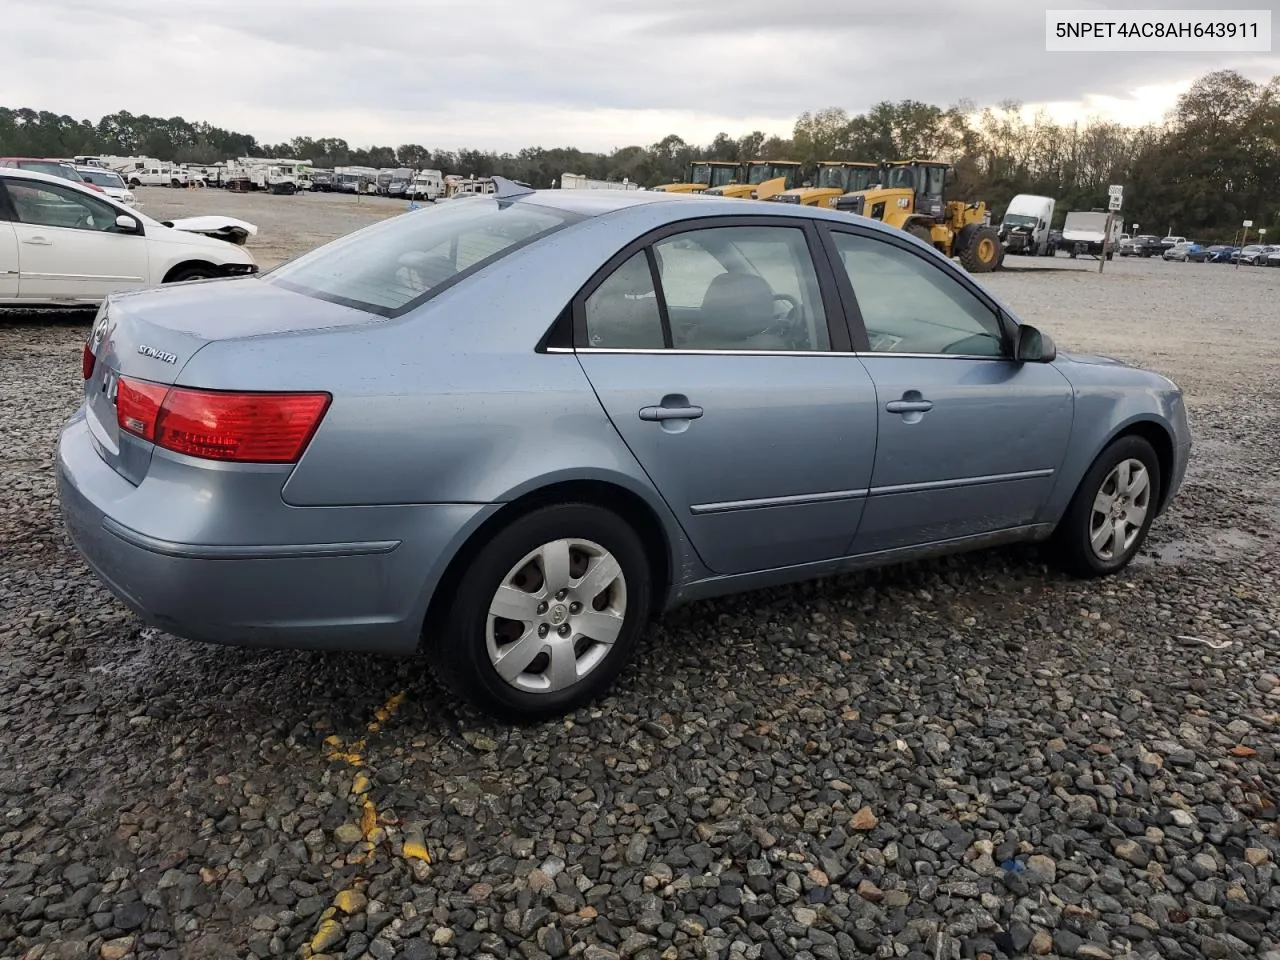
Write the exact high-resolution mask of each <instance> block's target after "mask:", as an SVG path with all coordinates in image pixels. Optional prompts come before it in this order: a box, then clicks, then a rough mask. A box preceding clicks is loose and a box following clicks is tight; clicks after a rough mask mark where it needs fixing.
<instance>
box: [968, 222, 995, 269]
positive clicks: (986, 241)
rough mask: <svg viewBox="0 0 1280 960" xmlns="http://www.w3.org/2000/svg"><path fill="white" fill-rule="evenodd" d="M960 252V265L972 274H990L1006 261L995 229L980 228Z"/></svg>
mask: <svg viewBox="0 0 1280 960" xmlns="http://www.w3.org/2000/svg"><path fill="white" fill-rule="evenodd" d="M968 241H969V242H968V243H966V244H965V245H964V247H963V249H961V251H960V263H961V265H962V266H963V267H964V268H965V269H966V270H968V271H969V272H970V273H990V272H991V271H992V270H995V269H996V268H997V267H999V266H1000V264H1001V262H1002V261H1003V260H1004V248H1003V247H1002V246H1001V244H1000V235H999V234H998V233H996V231H995V228H994V227H988V226H979V227H977V228H976V229H975V230H974V231H973V232H972V233H971V234H970V235H969V237H968Z"/></svg>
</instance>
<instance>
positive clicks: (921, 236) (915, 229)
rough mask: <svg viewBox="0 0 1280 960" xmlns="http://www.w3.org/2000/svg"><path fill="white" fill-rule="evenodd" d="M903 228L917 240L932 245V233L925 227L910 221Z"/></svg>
mask: <svg viewBox="0 0 1280 960" xmlns="http://www.w3.org/2000/svg"><path fill="white" fill-rule="evenodd" d="M904 229H905V230H906V231H907V233H909V234H911V235H912V236H913V237H915V238H916V239H917V240H919V241H921V242H922V243H927V244H928V245H929V246H931V247H932V246H933V234H931V233H930V232H929V231H928V230H927V229H926V228H925V227H922V226H921V225H920V224H918V223H911V224H908V225H907V226H906V227H905V228H904Z"/></svg>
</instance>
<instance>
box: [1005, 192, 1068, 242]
mask: <svg viewBox="0 0 1280 960" xmlns="http://www.w3.org/2000/svg"><path fill="white" fill-rule="evenodd" d="M1053 206H1054V201H1053V198H1052V197H1040V196H1036V195H1035V194H1030V193H1020V194H1018V195H1017V196H1016V197H1014V198H1013V199H1012V200H1010V201H1009V206H1008V208H1007V209H1006V210H1005V212H1004V217H1003V219H1001V221H1000V229H999V231H998V232H999V234H1000V242H1001V243H1002V244H1004V248H1005V252H1006V253H1022V254H1027V255H1029V256H1033V257H1044V256H1053V254H1054V253H1055V252H1056V247H1055V246H1054V245H1053V244H1052V243H1050V241H1049V230H1050V228H1051V227H1052V225H1053Z"/></svg>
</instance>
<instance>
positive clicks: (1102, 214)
mask: <svg viewBox="0 0 1280 960" xmlns="http://www.w3.org/2000/svg"><path fill="white" fill-rule="evenodd" d="M1107 216H1108V214H1107V211H1105V210H1075V211H1072V212H1071V213H1068V214H1067V219H1066V222H1065V223H1063V225H1062V244H1061V245H1062V246H1063V247H1065V248H1066V249H1067V252H1068V253H1070V254H1071V256H1072V257H1078V256H1080V255H1081V254H1088V255H1089V256H1092V257H1100V256H1102V246H1103V240H1104V239H1105V240H1106V243H1107V259H1108V260H1110V259H1111V258H1112V257H1113V256H1114V255H1115V252H1116V247H1117V246H1118V245H1119V243H1120V233H1121V231H1122V230H1123V229H1124V224H1122V223H1121V222H1120V217H1117V216H1113V217H1111V236H1110V238H1107Z"/></svg>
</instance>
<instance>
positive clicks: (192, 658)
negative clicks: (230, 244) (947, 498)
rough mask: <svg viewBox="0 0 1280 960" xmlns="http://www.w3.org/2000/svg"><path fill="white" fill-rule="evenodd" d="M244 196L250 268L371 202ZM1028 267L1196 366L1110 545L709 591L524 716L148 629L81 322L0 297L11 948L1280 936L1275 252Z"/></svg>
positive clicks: (771, 954) (1241, 948)
mask: <svg viewBox="0 0 1280 960" xmlns="http://www.w3.org/2000/svg"><path fill="white" fill-rule="evenodd" d="M150 193H156V194H163V193H164V191H151V192H150ZM195 196H201V197H202V200H204V201H206V202H207V201H209V200H210V198H213V199H217V200H219V201H221V200H222V199H224V195H221V194H219V193H216V192H210V193H209V194H205V195H199V194H180V195H177V196H176V197H174V198H172V199H171V198H167V197H166V198H161V199H155V198H153V197H152V196H150V195H148V196H146V197H145V202H146V203H147V207H145V208H144V209H146V210H147V212H149V213H152V214H153V215H157V214H160V213H162V212H163V213H172V212H175V211H161V210H160V209H159V208H160V207H161V206H162V201H163V203H169V202H177V201H179V200H181V201H182V202H184V203H185V202H187V199H188V197H195ZM225 199H226V200H227V201H228V202H227V203H225V204H224V203H219V204H217V205H216V206H211V207H210V208H209V209H221V210H225V212H228V213H233V214H234V215H242V216H245V217H246V218H247V219H250V220H255V222H258V223H259V224H260V225H263V226H264V232H263V235H262V236H260V237H259V238H257V241H256V243H257V244H259V245H261V248H262V249H263V250H267V251H274V253H271V254H270V255H271V256H286V255H291V254H290V250H289V249H288V248H289V244H286V243H283V242H282V241H281V240H280V236H282V235H284V234H286V233H287V231H288V230H289V229H295V227H290V226H289V223H290V222H291V220H290V218H302V219H303V220H305V221H306V222H305V223H302V224H301V225H300V226H296V229H298V230H300V231H302V232H303V233H306V234H307V235H308V236H313V237H316V238H322V237H323V236H324V235H326V234H329V233H341V232H342V231H343V230H345V229H350V227H351V226H354V225H355V221H356V220H358V219H359V218H360V217H365V216H370V217H371V214H369V213H368V212H367V211H365V210H363V209H362V210H361V211H360V213H359V215H357V214H356V212H355V211H354V210H347V209H345V208H342V209H340V210H339V211H338V213H337V214H334V217H333V222H332V223H328V224H327V225H326V223H325V222H322V221H323V220H324V216H325V213H324V211H325V210H326V209H327V208H328V206H329V205H330V204H333V201H332V200H331V199H330V198H325V197H299V198H287V197H280V198H276V197H225ZM232 200H234V201H236V204H244V205H245V206H243V207H241V206H237V205H235V204H232V203H231V202H230V201H232ZM334 206H335V207H336V204H334ZM352 206H354V204H352ZM251 207H252V209H251ZM362 207H363V204H362ZM370 209H372V208H370ZM271 210H276V211H283V213H281V214H280V217H281V221H280V223H281V224H283V226H281V225H280V224H276V223H275V221H270V220H269V217H268V215H267V214H263V213H262V211H271ZM339 214H340V215H339ZM272 216H274V214H272ZM269 223H270V224H271V228H270V229H268V228H267V227H268V224H269ZM273 234H274V236H273ZM263 259H264V261H265V260H266V259H267V257H264V258H263ZM1011 264H1012V265H1013V266H1014V267H1015V268H1017V267H1019V266H1020V265H1019V264H1017V262H1016V261H1012V260H1011ZM1029 264H1030V265H1029V266H1026V267H1021V269H1011V270H1009V271H1006V272H1003V273H1000V274H996V275H993V276H992V277H990V278H989V280H988V282H989V283H990V285H991V286H992V287H993V289H995V290H997V291H998V292H999V293H1000V294H1001V295H1003V296H1004V297H1006V298H1007V300H1008V301H1009V302H1010V303H1011V304H1012V305H1013V306H1014V307H1015V308H1016V309H1018V310H1019V311H1021V312H1023V313H1024V314H1025V316H1027V317H1028V318H1029V319H1031V320H1033V321H1035V322H1038V323H1041V324H1043V326H1044V327H1045V328H1046V329H1047V330H1049V331H1050V332H1051V333H1052V334H1053V335H1054V336H1055V338H1056V339H1057V340H1058V342H1059V344H1060V345H1061V346H1063V347H1075V348H1079V349H1089V350H1097V351H1101V352H1109V353H1113V354H1116V355H1119V356H1122V357H1125V358H1128V359H1132V360H1136V361H1140V362H1143V363H1146V364H1149V365H1151V366H1154V367H1155V368H1157V369H1159V370H1161V371H1162V372H1165V373H1167V374H1169V375H1171V376H1173V377H1174V378H1175V379H1177V380H1179V382H1180V383H1182V385H1183V386H1184V388H1185V389H1186V390H1187V392H1188V397H1189V408H1190V413H1191V418H1192V426H1193V429H1194V430H1195V434H1196V439H1197V447H1196V451H1195V454H1196V456H1195V462H1194V463H1193V465H1192V468H1191V471H1190V475H1189V477H1188V480H1187V484H1186V486H1185V487H1184V490H1183V493H1182V494H1181V496H1180V497H1179V499H1178V500H1177V501H1176V502H1175V504H1174V506H1173V508H1172V510H1171V512H1170V513H1169V514H1168V515H1167V516H1166V517H1164V518H1162V519H1161V520H1159V521H1158V522H1157V523H1156V526H1155V528H1154V530H1153V532H1152V537H1151V540H1150V546H1149V549H1148V550H1147V551H1146V553H1145V555H1144V556H1143V557H1142V558H1141V559H1140V560H1139V561H1138V562H1136V563H1135V564H1134V565H1133V566H1132V567H1131V568H1130V570H1128V571H1127V572H1125V573H1124V574H1123V575H1121V576H1119V577H1116V578H1113V579H1110V580H1106V581H1102V582H1094V583H1079V582H1075V581H1070V580H1067V579H1064V578H1062V577H1060V576H1058V575H1057V574H1054V573H1051V572H1049V571H1048V570H1046V568H1045V567H1044V566H1043V565H1042V564H1041V563H1040V561H1039V558H1038V555H1037V554H1036V552H1035V551H1034V550H1032V549H1016V550H1009V551H999V552H992V553H982V554H974V555H970V556H967V557H963V558H960V559H953V560H948V561H942V562H936V563H929V564H920V565H912V566H906V567H895V568H892V569H889V570H885V571H880V572H875V573H869V574H866V575H859V576H852V577H846V578H840V579H834V580H829V581H826V582H823V583H820V584H809V585H804V586H798V587H794V588H790V589H779V590H772V591H766V592H761V593H755V594H751V595H748V596H745V597H739V598H735V599H729V600H725V601H721V602H711V603H702V604H698V605H695V606H691V607H689V608H686V609H683V610H681V611H678V612H677V613H675V614H673V615H671V616H669V617H667V618H666V619H665V620H664V621H663V622H662V623H661V624H659V625H657V626H656V627H655V629H654V630H653V631H652V633H651V635H650V638H649V640H648V642H647V643H646V645H645V647H644V649H643V651H642V655H641V657H640V659H639V661H638V662H637V663H636V664H635V665H634V667H633V668H632V669H631V670H630V671H629V673H628V674H627V675H626V677H625V679H624V680H623V681H622V682H621V683H620V684H619V686H618V687H617V688H616V690H615V692H614V693H613V694H612V695H611V696H610V697H608V698H607V699H606V700H604V701H602V702H601V703H600V704H599V705H598V706H597V707H595V708H592V709H585V710H582V711H580V712H578V713H577V714H576V715H574V716H572V717H571V718H568V719H565V720H563V721H558V722H553V723H547V724H543V725H538V726H531V727H526V728H517V729H510V728H504V727H498V726H495V725H492V724H490V723H488V722H486V721H485V720H483V719H482V718H479V717H477V716H475V715H472V714H470V713H468V712H465V711H462V710H459V709H458V708H456V707H455V706H454V705H453V704H450V703H449V702H447V701H445V700H444V699H443V698H442V697H441V696H440V695H439V693H438V691H437V688H436V687H435V686H434V685H433V683H432V681H431V680H430V679H429V678H428V676H427V675H426V673H425V670H424V666H423V664H422V662H421V661H420V660H416V659H415V660H407V661H393V660H386V659H381V658H372V657H362V656H354V655H322V654H305V653H290V652H263V651H251V650H238V649H224V648H215V647H207V646H201V645H197V644H192V643H188V642H184V641H179V640H175V639H173V638H171V637H168V636H166V635H163V634H160V633H158V632H156V631H153V630H150V629H146V628H143V627H142V626H141V625H140V624H139V623H138V622H137V621H136V620H135V619H134V618H133V617H132V616H131V615H130V614H129V613H127V612H126V611H125V610H124V608H122V607H121V606H120V605H119V604H118V603H117V602H115V601H114V600H113V599H112V598H111V597H110V595H109V594H108V593H107V592H106V591H105V590H104V589H103V588H101V587H100V586H99V585H98V583H97V582H96V581H95V580H94V579H93V578H92V577H91V576H90V575H89V574H88V572H87V571H86V569H85V567H84V566H83V564H82V563H81V561H80V560H79V559H78V557H77V555H76V554H75V552H74V551H73V550H72V548H71V547H70V546H69V544H68V542H67V541H66V539H65V537H64V535H63V533H62V531H61V528H60V525H59V521H58V517H57V508H56V503H55V499H54V485H53V473H52V469H51V465H50V451H51V448H52V446H53V444H54V442H55V437H56V433H57V429H58V425H59V423H60V422H61V421H62V420H63V418H64V417H65V416H66V415H67V414H69V413H70V412H71V410H72V409H73V408H74V406H75V404H76V402H77V393H78V383H79V377H78V353H79V349H80V345H81V343H82V341H83V338H84V336H85V333H86V328H87V318H82V317H81V318H70V319H64V318H51V317H49V316H43V317H20V318H16V319H9V320H0V368H2V369H3V371H4V376H3V378H0V457H2V458H3V466H2V467H0V470H2V471H3V482H2V483H0V543H3V544H4V545H5V547H4V551H3V555H2V556H0V955H3V956H14V957H29V958H36V957H92V958H98V957H101V958H121V957H125V956H135V955H136V956H148V957H150V956H155V957H194V958H206V957H207V958H221V957H230V956H237V957H268V956H282V957H284V956H290V957H291V956H308V955H311V956H320V955H323V956H329V957H343V958H349V960H355V958H363V957H371V958H375V960H388V958H392V957H403V958H417V960H423V958H442V960H443V958H452V957H463V956H466V957H471V956H476V957H494V958H504V957H512V958H524V960H541V958H559V957H563V956H566V955H568V956H577V957H582V958H584V960H614V958H619V957H627V958H633V957H634V958H638V960H680V958H703V957H705V958H727V957H733V958H750V960H757V958H759V960H775V958H779V957H788V958H790V957H795V958H806V960H807V958H821V960H835V958H846V957H854V956H861V955H878V956H881V957H911V958H926V957H927V958H931V960H955V958H958V957H962V956H963V957H974V956H981V955H984V954H985V955H988V956H992V957H998V956H1015V955H1026V954H1038V955H1057V956H1063V957H1084V958H1106V957H1115V958H1118V957H1122V956H1125V955H1127V954H1136V955H1139V956H1143V957H1147V956H1151V957H1154V956H1159V957H1166V958H1175V960H1176V958H1183V957H1210V958H1231V957H1246V956H1254V955H1262V956H1270V957H1272V958H1277V957H1280V952H1278V951H1280V873H1278V872H1277V867H1276V862H1277V861H1278V860H1280V833H1278V832H1277V806H1276V804H1277V798H1278V797H1280V784H1278V783H1277V780H1278V779H1280V776H1278V772H1277V771H1278V769H1280V768H1278V767H1277V764H1276V751H1277V748H1278V747H1280V733H1278V730H1280V727H1278V724H1280V677H1277V676H1276V674H1277V673H1280V600H1278V599H1277V597H1278V593H1277V585H1278V584H1277V580H1278V579H1280V573H1278V571H1280V551H1278V550H1277V535H1278V533H1280V511H1278V509H1277V506H1276V504H1277V493H1278V492H1280V483H1278V481H1277V477H1276V471H1275V463H1276V450H1277V446H1278V444H1280V429H1278V425H1280V396H1278V393H1277V380H1276V378H1275V375H1274V372H1273V370H1274V363H1275V360H1274V358H1275V357H1276V356H1277V355H1280V321H1278V320H1277V314H1276V311H1275V308H1274V304H1275V302H1276V300H1277V295H1278V294H1280V270H1276V271H1268V270H1256V269H1255V270H1248V269H1241V270H1240V271H1234V270H1231V269H1230V268H1226V267H1218V266H1202V265H1195V264H1189V265H1180V264H1163V263H1160V262H1151V261H1133V262H1129V261H1115V262H1113V263H1112V264H1109V265H1108V266H1107V270H1106V273H1105V274H1104V275H1103V276H1102V277H1098V276H1096V274H1095V272H1094V271H1095V270H1096V264H1095V263H1093V262H1092V261H1087V262H1084V263H1074V262H1071V261H1069V260H1067V259H1066V258H1065V257H1063V258H1060V259H1059V260H1058V261H1055V262H1053V263H1052V264H1051V265H1050V264H1049V263H1048V262H1046V261H1039V262H1029Z"/></svg>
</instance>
